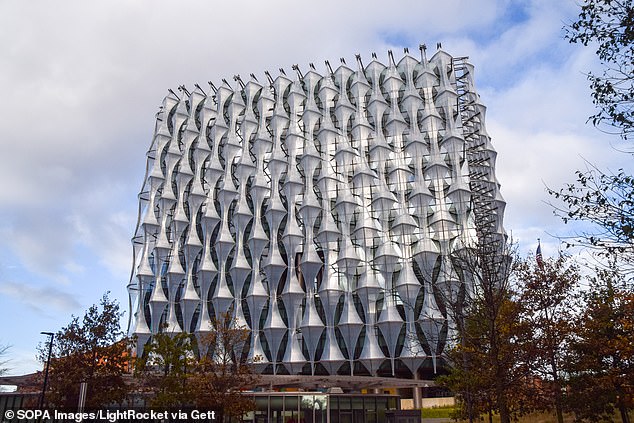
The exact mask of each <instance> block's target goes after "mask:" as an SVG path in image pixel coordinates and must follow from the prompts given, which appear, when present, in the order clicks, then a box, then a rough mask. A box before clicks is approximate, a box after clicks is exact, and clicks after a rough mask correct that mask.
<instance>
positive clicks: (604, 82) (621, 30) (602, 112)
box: [566, 0, 634, 139]
mask: <svg viewBox="0 0 634 423" xmlns="http://www.w3.org/2000/svg"><path fill="white" fill-rule="evenodd" d="M566 38H568V40H569V41H570V42H571V43H581V44H583V45H584V46H587V45H589V44H592V45H596V46H597V50H596V54H597V56H598V57H599V59H600V60H601V64H602V65H603V66H604V69H603V72H602V74H601V75H595V74H593V73H590V74H588V79H589V80H590V87H591V88H592V91H593V93H592V101H593V103H594V104H595V106H597V108H598V109H599V111H598V112H597V113H596V114H595V115H593V116H591V117H590V121H592V123H593V125H595V126H596V127H606V126H607V127H611V128H614V129H616V130H617V131H618V133H620V135H621V136H622V137H623V138H624V139H627V138H628V137H629V136H631V135H632V131H633V128H634V6H633V5H632V2H631V1H629V0H584V1H583V3H582V4H581V12H580V13H579V18H578V20H577V21H576V22H574V23H572V24H571V25H570V26H568V27H567V28H566Z"/></svg>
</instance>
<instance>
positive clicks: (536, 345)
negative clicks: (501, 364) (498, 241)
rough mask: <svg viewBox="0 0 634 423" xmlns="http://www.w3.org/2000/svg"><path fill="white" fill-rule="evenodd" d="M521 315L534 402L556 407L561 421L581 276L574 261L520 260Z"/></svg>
mask: <svg viewBox="0 0 634 423" xmlns="http://www.w3.org/2000/svg"><path fill="white" fill-rule="evenodd" d="M516 278H517V280H518V290H519V299H518V301H519V303H520V304H521V306H522V312H521V315H520V318H521V319H522V321H523V322H524V323H525V324H526V325H528V327H529V328H530V331H529V333H530V339H529V342H527V343H526V351H525V352H526V356H527V360H528V369H529V372H530V374H531V375H534V376H535V381H536V382H537V383H535V384H534V386H533V392H534V394H535V395H537V396H538V397H539V401H536V405H537V406H539V407H544V408H545V409H547V410H555V412H556V415H557V421H558V422H559V423H563V421H564V420H563V411H564V398H563V392H564V387H565V384H566V374H565V371H564V367H565V366H564V364H565V362H566V353H567V348H568V345H569V343H570V338H571V334H572V322H573V318H574V310H575V308H576V307H575V306H576V304H575V298H576V297H575V295H574V294H575V292H576V290H577V288H578V285H579V281H580V279H581V276H580V274H579V269H578V266H577V265H576V264H574V263H573V262H571V259H570V258H569V257H567V256H564V255H559V257H558V258H557V259H545V260H542V261H540V262H537V261H536V260H534V259H533V257H529V258H527V259H525V260H523V261H522V262H521V263H519V265H518V267H517V273H516Z"/></svg>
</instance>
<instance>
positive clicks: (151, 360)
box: [135, 312, 256, 422]
mask: <svg viewBox="0 0 634 423" xmlns="http://www.w3.org/2000/svg"><path fill="white" fill-rule="evenodd" d="M248 338H249V330H248V329H247V328H245V327H239V326H236V321H235V319H233V318H232V317H231V312H226V313H224V314H223V315H222V316H221V318H220V319H217V320H216V319H213V320H212V330H211V331H210V332H208V333H204V334H200V336H199V337H198V338H196V337H194V336H193V335H190V334H185V333H178V334H175V333H168V332H162V333H159V334H156V335H154V336H153V338H152V340H151V342H150V343H149V344H148V345H147V346H146V348H145V349H144V352H143V356H142V357H141V358H139V360H138V361H137V366H136V369H135V373H136V375H137V377H138V378H139V380H141V386H142V387H143V391H144V392H145V393H149V394H151V395H152V399H151V400H150V405H151V406H153V407H176V406H178V407H197V408H199V409H206V410H214V411H215V412H216V419H217V420H219V421H221V422H222V421H224V420H223V419H225V418H230V417H231V418H240V417H241V416H243V415H244V414H245V413H246V412H248V411H251V410H253V409H254V408H255V403H254V402H253V400H252V399H250V398H249V397H247V396H245V395H243V394H242V391H244V390H247V389H252V388H253V386H254V384H255V382H256V376H255V374H254V372H253V367H252V365H251V364H252V363H249V362H247V361H245V359H244V354H242V352H243V351H244V347H245V343H246V342H247V340H248Z"/></svg>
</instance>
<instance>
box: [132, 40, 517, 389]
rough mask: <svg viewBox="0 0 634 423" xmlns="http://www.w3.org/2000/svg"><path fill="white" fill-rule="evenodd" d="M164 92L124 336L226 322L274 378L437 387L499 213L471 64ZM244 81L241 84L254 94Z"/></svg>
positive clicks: (313, 73)
mask: <svg viewBox="0 0 634 423" xmlns="http://www.w3.org/2000/svg"><path fill="white" fill-rule="evenodd" d="M386 59H387V60H386V62H385V63H382V62H381V61H379V60H378V59H377V58H376V55H374V54H373V55H372V57H371V59H370V60H368V61H367V62H366V63H364V61H363V59H362V58H361V56H357V59H356V63H354V64H351V65H350V66H349V65H348V64H346V62H345V60H343V59H342V60H341V64H339V65H338V66H336V67H333V66H332V65H331V64H330V63H329V62H326V63H325V64H324V66H323V70H322V71H321V72H319V71H318V70H317V68H316V67H315V66H314V65H313V64H312V63H311V64H310V65H309V66H308V67H307V68H306V69H304V70H302V69H300V67H298V66H294V67H293V71H289V72H285V71H284V70H283V69H280V72H279V74H278V75H277V76H275V77H273V76H272V75H271V74H270V73H268V72H265V73H264V74H263V75H262V76H260V77H257V76H255V75H253V74H252V75H251V76H250V78H248V79H247V78H245V79H243V78H241V77H240V76H238V75H236V76H235V77H234V78H233V81H231V83H230V82H228V81H226V80H224V79H223V80H222V82H221V83H218V84H213V83H210V84H209V88H206V89H203V88H201V87H200V86H198V85H196V86H195V88H194V89H193V90H188V89H187V88H185V87H180V88H179V91H178V92H174V91H170V93H169V95H168V96H167V97H165V99H164V100H163V104H162V106H161V108H160V110H159V112H158V114H157V117H156V124H155V131H154V137H153V139H152V142H151V145H150V148H149V151H148V153H147V172H146V176H145V179H144V183H143V187H142V189H141V192H140V194H139V199H140V203H139V220H138V224H137V227H136V232H135V234H134V237H133V246H134V264H133V272H132V273H133V274H132V277H131V280H130V283H129V285H128V289H129V293H130V302H131V307H132V313H131V315H132V322H131V328H130V333H131V334H134V335H136V336H137V339H138V341H139V344H140V345H143V343H144V342H147V340H148V339H149V338H150V337H151V335H152V334H153V333H157V331H159V330H162V328H165V330H167V331H170V332H191V333H194V334H199V335H200V334H204V333H205V332H208V331H210V330H211V328H212V324H211V322H212V319H213V318H214V317H218V316H220V315H221V313H223V312H225V311H226V310H231V312H232V313H233V316H234V317H235V320H236V322H237V324H239V325H243V326H245V327H248V328H249V330H250V331H251V336H250V339H249V342H248V343H247V344H246V345H245V346H244V348H243V349H242V350H241V351H237V354H238V355H241V356H242V357H244V358H247V359H252V358H254V357H261V358H262V360H260V361H258V362H257V363H256V366H257V367H258V371H260V372H262V373H264V374H274V375H283V374H291V375H296V374H302V375H348V376H364V375H365V376H390V377H394V376H396V377H402V378H417V377H427V376H428V375H433V374H434V373H435V372H436V371H437V369H438V367H439V366H440V365H441V357H442V354H443V350H444V349H445V347H446V345H447V343H448V342H449V341H450V340H451V335H452V330H453V325H452V316H451V313H450V312H449V310H450V305H451V304H452V302H453V301H456V298H458V297H460V296H464V295H465V293H466V292H468V290H469V289H470V285H469V278H468V277H467V276H466V275H465V273H464V272H463V271H461V270H460V269H456V268H455V266H454V264H453V263H452V261H451V260H450V259H449V255H450V254H451V253H452V252H455V251H458V250H460V249H461V248H465V246H467V245H469V244H470V243H471V242H473V240H474V237H475V234H476V223H475V222H476V220H477V219H478V217H480V218H481V217H483V216H484V222H485V224H486V225H487V226H488V227H489V230H490V231H491V232H492V233H495V234H499V235H503V233H504V230H503V226H502V218H503V211H504V205H505V203H504V200H503V199H502V197H501V195H500V192H499V184H498V182H497V179H496V177H495V159H496V153H495V151H494V149H493V147H492V145H491V140H490V137H489V136H488V134H487V131H486V129H485V124H484V119H485V112H486V108H485V107H484V106H483V105H482V104H481V102H480V99H479V96H478V94H477V93H476V91H475V86H474V80H473V66H472V65H471V64H470V63H468V61H467V59H466V58H464V57H452V56H451V55H449V54H448V53H446V52H445V51H443V50H442V49H440V48H439V49H438V50H437V51H436V52H435V53H434V54H433V56H432V57H428V56H427V52H426V49H425V48H421V50H420V56H418V55H417V57H415V56H414V55H411V54H410V53H409V52H408V51H405V52H404V54H403V56H402V57H401V58H400V59H398V60H397V59H396V58H395V57H394V55H393V54H392V52H388V54H387V58H386ZM245 81H246V82H245Z"/></svg>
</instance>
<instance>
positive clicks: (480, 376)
mask: <svg viewBox="0 0 634 423" xmlns="http://www.w3.org/2000/svg"><path fill="white" fill-rule="evenodd" d="M514 256H515V255H514V253H513V252H512V251H511V247H510V246H509V244H507V242H506V240H497V241H495V240H491V239H490V238H486V237H481V238H479V240H478V241H477V242H476V243H475V245H473V246H470V247H466V248H461V249H460V250H458V251H456V252H455V253H454V254H452V257H451V261H452V263H453V266H454V268H455V269H458V270H459V271H460V275H459V277H460V279H461V280H463V281H467V285H470V286H471V287H470V288H469V289H467V290H466V292H465V293H464V296H462V295H458V296H456V298H457V301H455V302H454V303H449V305H450V307H451V308H452V309H453V310H452V313H453V314H454V315H455V316H456V322H457V332H458V334H457V342H456V345H455V346H454V348H453V349H451V350H450V352H449V353H448V358H449V360H450V362H451V363H452V368H451V369H450V374H449V376H447V377H444V378H441V379H440V381H439V383H441V384H442V385H444V386H446V387H447V388H449V389H450V390H452V391H453V392H454V393H456V394H457V395H458V396H459V397H460V398H461V399H462V405H463V417H467V418H469V420H470V421H473V419H474V418H475V417H477V416H478V415H480V414H482V413H487V412H488V414H489V417H490V418H492V412H493V411H496V412H498V413H499V414H500V421H501V422H503V423H508V422H509V421H510V420H511V418H512V416H513V415H514V414H518V413H519V414H521V413H522V412H523V409H524V402H525V400H526V398H527V395H526V394H525V387H526V381H525V365H524V363H525V360H523V358H522V356H523V347H522V345H523V343H524V342H525V341H526V339H527V334H526V331H527V328H526V327H524V326H523V324H522V322H521V321H520V320H519V319H518V316H519V312H520V307H519V304H518V303H517V302H516V301H515V297H514V292H513V289H512V286H511V274H512V271H513V266H514Z"/></svg>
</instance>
